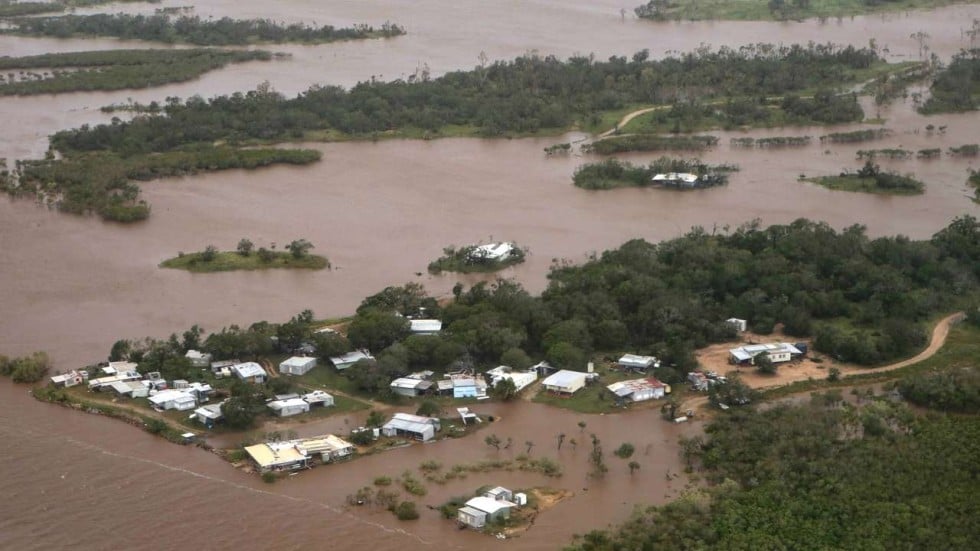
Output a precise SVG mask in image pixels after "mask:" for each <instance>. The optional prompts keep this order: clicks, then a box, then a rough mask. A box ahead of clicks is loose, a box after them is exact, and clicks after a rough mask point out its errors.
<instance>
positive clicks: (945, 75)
mask: <svg viewBox="0 0 980 551" xmlns="http://www.w3.org/2000/svg"><path fill="white" fill-rule="evenodd" d="M929 93H930V96H929V99H927V100H926V102H925V103H924V104H922V107H921V108H919V111H920V112H921V113H923V114H926V115H931V114H935V113H962V112H964V111H974V110H976V109H977V108H978V107H980V49H972V50H968V51H963V52H960V53H959V54H957V55H955V56H953V60H952V61H951V62H950V63H949V65H947V66H946V67H945V68H943V69H942V70H940V71H939V73H938V74H937V75H936V78H935V79H934V80H933V81H932V86H931V87H930V88H929Z"/></svg>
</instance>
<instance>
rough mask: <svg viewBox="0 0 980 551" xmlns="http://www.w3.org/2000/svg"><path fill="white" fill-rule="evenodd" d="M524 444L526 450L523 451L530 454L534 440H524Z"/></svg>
mask: <svg viewBox="0 0 980 551" xmlns="http://www.w3.org/2000/svg"><path fill="white" fill-rule="evenodd" d="M524 445H525V446H527V451H526V452H524V453H526V454H528V455H531V448H533V447H534V442H533V441H531V440H525V441H524Z"/></svg>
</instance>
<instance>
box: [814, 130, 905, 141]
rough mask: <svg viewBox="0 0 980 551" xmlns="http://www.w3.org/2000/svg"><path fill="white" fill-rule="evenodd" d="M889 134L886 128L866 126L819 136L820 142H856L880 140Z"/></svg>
mask: <svg viewBox="0 0 980 551" xmlns="http://www.w3.org/2000/svg"><path fill="white" fill-rule="evenodd" d="M890 134H891V131H889V130H888V129H886V128H868V129H865V130H853V131H851V132H832V133H830V134H827V135H825V136H820V142H821V143H823V142H830V143H857V142H867V141H871V140H880V139H882V138H884V137H886V136H888V135H890Z"/></svg>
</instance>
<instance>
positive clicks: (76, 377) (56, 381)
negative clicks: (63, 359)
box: [51, 369, 85, 388]
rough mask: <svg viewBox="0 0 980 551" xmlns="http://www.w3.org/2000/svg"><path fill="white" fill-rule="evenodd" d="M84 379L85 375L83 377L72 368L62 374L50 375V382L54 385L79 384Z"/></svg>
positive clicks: (66, 386)
mask: <svg viewBox="0 0 980 551" xmlns="http://www.w3.org/2000/svg"><path fill="white" fill-rule="evenodd" d="M84 380H85V377H83V376H82V374H81V373H79V372H78V371H75V370H74V369H73V370H71V371H69V372H68V373H64V374H62V375H55V376H53V377H51V384H53V385H54V386H60V387H65V388H68V387H72V386H75V385H80V384H82V381H84Z"/></svg>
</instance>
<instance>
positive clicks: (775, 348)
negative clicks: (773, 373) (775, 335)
mask: <svg viewBox="0 0 980 551" xmlns="http://www.w3.org/2000/svg"><path fill="white" fill-rule="evenodd" d="M729 352H730V353H731V354H732V356H735V357H736V358H737V359H739V360H748V359H751V358H754V357H756V356H758V355H759V354H762V353H763V352H767V353H769V354H778V353H781V352H789V353H790V354H802V353H803V352H801V351H800V349H799V348H796V347H795V346H793V345H792V344H789V343H788V342H775V343H766V344H747V345H745V346H739V347H738V348H732V349H731V350H730V351H729Z"/></svg>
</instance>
